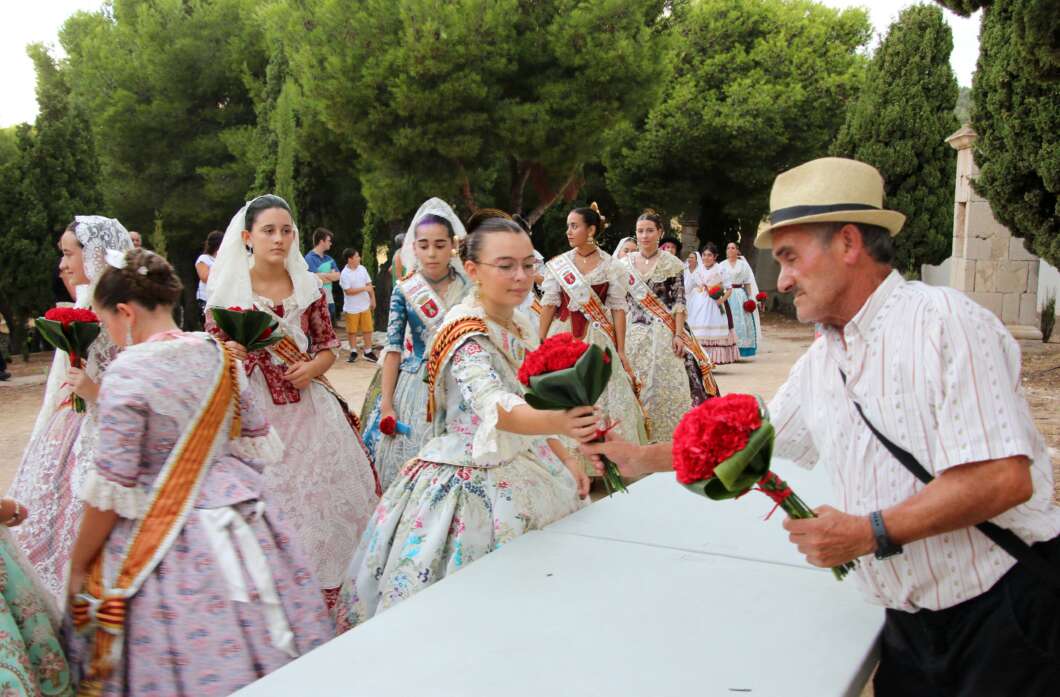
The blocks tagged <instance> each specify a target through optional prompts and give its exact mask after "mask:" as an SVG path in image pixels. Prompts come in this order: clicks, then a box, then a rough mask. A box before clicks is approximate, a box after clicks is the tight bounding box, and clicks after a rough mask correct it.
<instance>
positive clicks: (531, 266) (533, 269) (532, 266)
mask: <svg viewBox="0 0 1060 697" xmlns="http://www.w3.org/2000/svg"><path fill="white" fill-rule="evenodd" d="M477 263H478V264H480V265H482V266H492V267H493V268H495V269H497V271H498V272H500V273H501V275H503V276H507V277H509V278H515V276H516V273H517V272H518V271H519V269H522V271H523V273H524V274H526V275H527V276H529V277H530V278H533V277H534V276H536V275H537V274H539V273H540V272H541V267H542V263H541V262H540V261H536V260H535V261H528V262H526V263H523V264H518V263H516V262H514V261H505V262H502V263H500V264H488V263H486V262H484V261H480V262H477Z"/></svg>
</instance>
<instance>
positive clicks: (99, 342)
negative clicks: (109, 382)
mask: <svg viewBox="0 0 1060 697" xmlns="http://www.w3.org/2000/svg"><path fill="white" fill-rule="evenodd" d="M119 351H120V349H119V348H118V347H117V346H115V345H114V344H113V343H111V340H110V337H108V336H107V332H106V330H103V331H101V332H100V333H99V336H97V337H96V340H95V341H93V342H92V345H91V346H89V347H88V358H87V359H86V360H85V373H86V374H87V375H88V377H89V379H91V380H92V382H94V383H96V384H97V385H98V384H99V382H100V380H102V379H103V371H105V370H106V369H107V366H108V365H110V362H111V361H113V360H114V359H115V358H117V357H118V352H119Z"/></svg>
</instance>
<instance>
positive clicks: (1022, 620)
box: [873, 537, 1060, 697]
mask: <svg viewBox="0 0 1060 697" xmlns="http://www.w3.org/2000/svg"><path fill="white" fill-rule="evenodd" d="M1034 548H1035V550H1037V551H1038V552H1039V553H1041V554H1043V555H1044V556H1046V557H1048V558H1049V559H1051V560H1052V563H1053V564H1054V565H1056V566H1058V567H1060V537H1058V538H1056V539H1053V540H1050V541H1048V542H1040V543H1038V544H1036V545H1034ZM873 687H874V689H875V693H876V697H921V696H923V697H1008V696H1009V695H1012V696H1013V697H1039V696H1041V697H1045V696H1047V695H1048V696H1049V697H1056V695H1060V591H1058V590H1055V589H1053V588H1052V587H1051V586H1049V585H1047V584H1046V582H1045V581H1043V580H1042V579H1041V578H1040V577H1038V576H1036V575H1035V574H1034V573H1033V572H1031V571H1029V570H1028V569H1027V568H1026V567H1025V566H1024V565H1023V564H1016V565H1015V566H1014V567H1012V569H1011V570H1009V572H1008V573H1007V574H1005V575H1004V576H1003V577H1002V578H1001V580H999V581H998V582H997V583H995V584H994V586H993V587H992V588H991V589H990V590H988V591H987V592H986V593H983V594H982V595H980V596H978V597H975V598H972V599H970V600H966V601H964V602H963V603H960V604H959V605H955V606H953V607H950V608H946V609H945V610H938V611H931V610H921V611H919V612H902V611H900V610H888V611H887V621H886V623H885V624H884V628H883V644H882V647H881V657H880V667H879V669H878V670H877V671H876V678H875V680H874V682H873Z"/></svg>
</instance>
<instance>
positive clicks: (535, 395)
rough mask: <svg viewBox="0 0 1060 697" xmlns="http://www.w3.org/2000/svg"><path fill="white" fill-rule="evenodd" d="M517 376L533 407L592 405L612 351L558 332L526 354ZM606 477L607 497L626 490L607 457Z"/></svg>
mask: <svg viewBox="0 0 1060 697" xmlns="http://www.w3.org/2000/svg"><path fill="white" fill-rule="evenodd" d="M518 377H519V382H521V383H523V384H524V385H526V388H527V389H526V393H525V395H524V396H525V397H526V403H527V404H529V405H530V406H532V407H533V408H534V409H546V410H567V409H573V408H574V407H583V406H592V405H595V404H596V401H597V400H598V399H599V398H600V395H601V394H603V392H604V390H605V389H607V383H608V381H609V380H610V379H611V351H610V349H608V350H606V351H605V350H603V349H601V348H600V347H599V346H596V345H591V344H587V343H585V342H584V341H578V340H577V339H575V338H574V335H572V334H571V333H570V332H564V333H562V334H556V335H555V336H553V337H549V338H548V339H545V340H544V341H543V342H542V343H541V346H539V347H538V348H537V350H536V351H531V352H529V353H528V354H526V358H524V359H523V365H522V366H521V367H520V368H519V375H518ZM608 430H610V429H605V430H602V431H597V440H598V441H600V440H603V439H604V436H605V435H606V434H607V431H608ZM603 479H604V486H605V487H607V494H608V496H610V495H611V494H613V493H614V492H616V491H626V485H625V484H624V483H623V482H622V475H620V474H619V472H618V467H617V466H616V465H615V463H613V462H611V461H610V460H607V459H606V458H605V459H604V477H603Z"/></svg>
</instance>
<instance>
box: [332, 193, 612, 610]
mask: <svg viewBox="0 0 1060 697" xmlns="http://www.w3.org/2000/svg"><path fill="white" fill-rule="evenodd" d="M485 216H493V217H485ZM501 216H506V214H504V213H502V212H500V211H480V212H479V213H476V215H475V216H474V217H473V218H472V220H470V221H469V222H468V226H467V227H468V230H469V232H468V236H467V239H466V242H465V245H464V250H463V258H464V270H465V271H466V272H467V275H468V277H469V278H470V279H471V280H472V282H473V283H474V284H475V290H474V292H473V293H471V294H469V295H468V297H467V298H465V299H464V300H463V301H462V302H461V303H460V304H458V305H456V306H455V307H453V308H452V309H451V310H449V312H448V313H447V314H446V316H445V321H444V322H443V323H442V325H441V326H440V327H439V328H438V330H437V332H435V334H434V339H433V341H432V344H431V348H430V350H429V351H428V355H429V359H428V364H427V381H428V390H429V396H428V400H429V401H428V405H427V418H428V420H429V421H430V426H431V429H432V434H433V437H432V438H431V439H430V440H428V441H427V443H426V444H425V445H424V446H423V448H422V449H421V450H420V453H419V456H418V458H417V459H415V460H412V461H410V462H409V463H408V464H407V465H406V466H405V467H404V469H403V470H402V471H401V472H400V473H399V475H398V478H397V479H396V480H395V481H394V483H393V484H391V485H390V487H389V488H388V489H387V491H386V493H384V494H383V498H382V499H381V500H380V501H379V505H378V506H377V507H376V510H375V514H374V515H373V516H372V518H371V521H370V522H369V526H368V529H367V530H366V531H365V534H364V537H363V538H362V539H361V544H360V547H358V549H357V553H356V555H355V556H354V559H353V562H352V563H351V564H350V568H349V572H348V573H347V580H346V582H345V584H344V585H343V587H342V591H341V593H340V599H339V605H338V608H337V615H338V616H337V620H338V624H339V628H340V629H348V628H351V627H354V626H356V625H358V624H360V623H362V622H364V621H365V620H368V619H369V618H371V617H372V616H373V615H375V614H376V613H377V612H380V611H382V610H385V609H387V608H388V607H390V606H392V605H394V604H395V603H398V602H400V601H401V600H404V599H405V598H408V597H409V596H411V595H413V594H414V593H417V592H418V591H420V590H422V589H423V588H426V587H427V586H429V585H431V584H432V583H434V582H435V581H437V580H439V579H441V578H444V577H445V576H447V575H448V574H451V573H454V572H456V571H458V570H460V569H461V568H463V567H465V566H467V565H468V564H470V563H471V562H473V561H475V560H476V559H478V558H479V557H481V556H483V555H485V554H488V553H490V552H492V551H493V550H495V549H497V548H498V547H500V546H501V545H502V544H504V543H505V542H507V541H509V540H511V539H513V538H515V537H517V536H519V535H522V534H523V533H524V532H526V531H528V530H534V529H538V528H542V527H544V526H545V525H548V524H549V523H552V522H554V521H556V520H558V519H560V518H562V517H564V516H566V515H567V514H569V513H571V512H573V511H574V510H576V509H577V508H578V507H579V506H580V505H581V502H580V499H582V498H583V497H584V496H585V495H586V494H587V493H588V490H589V480H588V478H587V477H586V476H585V474H584V472H583V470H582V469H581V468H580V467H579V466H578V465H577V464H576V463H575V461H574V459H573V458H572V457H571V455H570V454H569V453H568V451H567V450H566V449H565V448H564V447H563V446H562V445H561V444H560V443H559V441H558V440H557V439H556V438H554V437H553V436H555V435H556V434H563V435H565V436H568V437H570V438H571V439H573V440H574V441H577V442H582V441H585V440H589V439H591V438H592V437H593V436H594V434H595V431H596V426H597V423H598V421H599V417H598V415H597V413H596V412H595V410H594V409H593V408H592V407H578V408H576V409H570V410H567V411H540V410H537V409H534V408H532V407H530V406H528V405H527V404H526V402H525V401H524V400H523V397H522V394H523V389H522V385H521V384H520V383H519V381H518V380H517V379H516V373H517V371H518V370H519V366H520V365H521V364H522V362H523V358H524V357H525V355H526V353H527V351H529V350H532V349H534V348H536V347H537V345H538V340H537V332H536V331H534V327H533V326H532V325H531V324H530V322H529V320H528V319H527V318H526V315H524V314H523V313H521V312H518V311H517V310H516V308H518V307H519V305H520V303H522V302H523V299H524V298H526V294H527V292H529V290H530V285H531V283H533V278H534V274H535V271H536V270H537V266H538V262H537V260H536V258H535V257H534V250H533V247H532V246H531V244H530V237H529V235H527V234H526V231H525V230H523V229H522V227H520V226H519V225H518V224H517V223H515V222H514V221H512V220H510V219H508V218H507V217H501Z"/></svg>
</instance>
